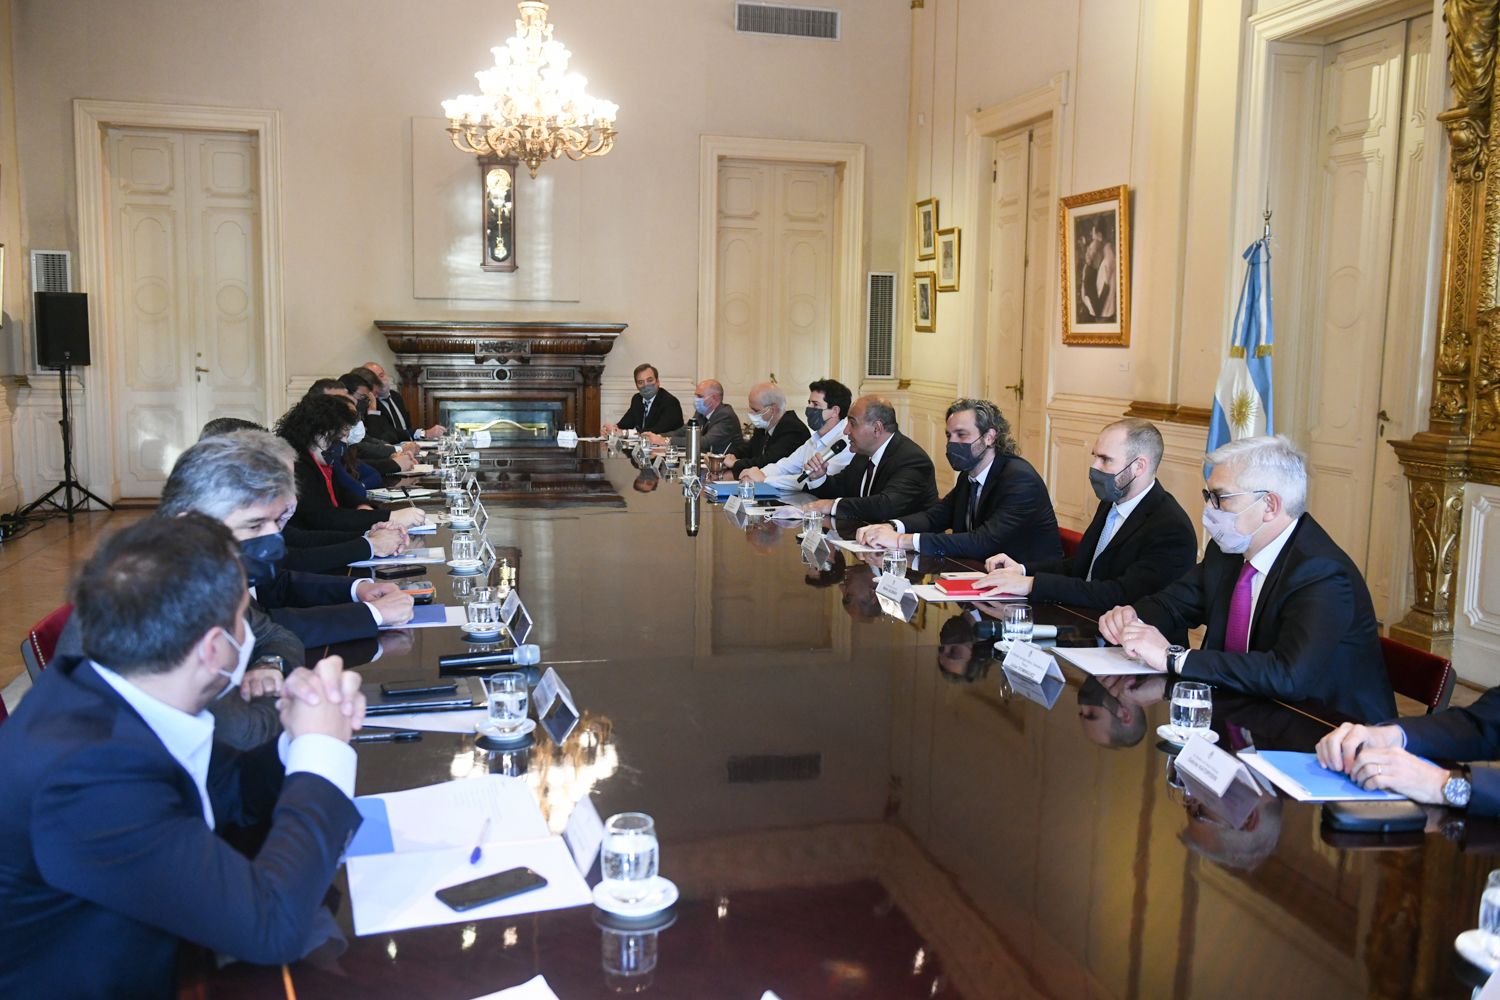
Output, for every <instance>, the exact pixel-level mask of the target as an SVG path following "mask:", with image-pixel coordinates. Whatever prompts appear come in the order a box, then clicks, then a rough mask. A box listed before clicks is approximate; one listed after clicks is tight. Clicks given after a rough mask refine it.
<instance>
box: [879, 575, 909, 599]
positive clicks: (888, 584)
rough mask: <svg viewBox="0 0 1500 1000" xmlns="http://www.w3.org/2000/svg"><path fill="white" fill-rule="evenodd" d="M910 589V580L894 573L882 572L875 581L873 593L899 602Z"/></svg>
mask: <svg viewBox="0 0 1500 1000" xmlns="http://www.w3.org/2000/svg"><path fill="white" fill-rule="evenodd" d="M910 590H911V581H910V580H908V579H907V578H906V577H904V576H897V575H896V574H895V573H882V574H880V579H878V580H876V581H875V593H876V594H877V595H878V596H880V597H884V598H885V599H886V600H890V601H896V602H898V603H899V602H900V600H901V598H903V597H905V596H906V594H907V592H908V591H910Z"/></svg>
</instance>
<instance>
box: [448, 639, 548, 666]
mask: <svg viewBox="0 0 1500 1000" xmlns="http://www.w3.org/2000/svg"><path fill="white" fill-rule="evenodd" d="M540 662H542V648H541V647H540V646H534V645H530V644H527V645H525V646H517V647H516V648H515V649H502V650H499V651H498V652H494V653H451V654H449V655H447V656H439V657H438V666H439V667H510V666H516V667H524V666H529V665H531V664H533V663H540Z"/></svg>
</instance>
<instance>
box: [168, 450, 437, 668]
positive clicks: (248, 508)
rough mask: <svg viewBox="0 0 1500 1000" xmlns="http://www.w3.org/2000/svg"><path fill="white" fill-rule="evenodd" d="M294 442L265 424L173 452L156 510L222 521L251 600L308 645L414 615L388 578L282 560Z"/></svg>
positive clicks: (292, 496)
mask: <svg viewBox="0 0 1500 1000" xmlns="http://www.w3.org/2000/svg"><path fill="white" fill-rule="evenodd" d="M292 458H293V456H292V451H291V448H290V447H289V446H288V445H287V444H286V442H285V441H282V440H281V439H280V438H278V437H276V436H275V435H272V434H268V433H266V432H264V431H238V432H236V433H233V434H223V435H220V436H218V437H211V438H204V439H203V440H200V441H199V442H198V443H196V444H194V445H193V446H192V447H191V448H189V449H188V450H187V451H185V452H183V453H182V454H181V455H179V456H178V458H177V462H176V464H174V465H173V466H172V474H171V475H170V476H168V477H167V483H166V485H165V486H164V487H163V488H162V494H161V505H160V507H158V508H157V513H158V514H159V515H160V516H163V517H175V516H177V515H179V514H185V513H188V512H190V511H191V512H194V513H198V514H204V515H207V516H208V517H212V518H214V519H215V520H218V521H222V522H223V523H224V524H225V525H227V526H228V528H229V529H230V531H232V532H233V533H234V537H235V539H236V540H238V541H239V543H240V548H241V559H242V561H243V563H244V568H245V573H246V576H247V578H248V579H249V582H250V587H251V589H252V592H253V596H254V601H255V605H256V607H258V608H260V609H261V610H263V611H265V612H267V613H268V614H269V615H270V616H271V620H272V621H274V622H276V624H278V625H281V626H282V627H284V628H286V629H289V630H290V631H291V632H292V633H294V634H295V635H296V636H297V638H299V639H301V640H302V643H303V645H305V646H307V647H309V648H312V647H317V646H326V645H328V644H329V643H335V642H344V641H346V640H349V639H365V638H369V637H371V636H374V635H375V633H376V631H377V630H378V629H379V627H380V626H381V625H383V624H392V625H399V624H402V623H404V622H406V621H409V620H410V619H411V614H412V601H411V597H410V596H409V595H407V594H404V593H402V592H401V589H400V587H399V586H398V585H396V584H394V583H392V582H390V581H387V580H366V579H354V578H351V577H347V576H331V575H330V576H323V575H320V574H316V573H296V572H292V571H289V570H286V569H283V568H282V566H281V563H282V561H283V560H284V559H285V558H286V543H285V541H284V540H283V539H282V537H281V527H280V526H281V524H282V522H283V519H284V518H286V517H289V516H290V514H291V511H292V510H293V509H294V508H295V507H296V493H295V490H294V487H293V479H292Z"/></svg>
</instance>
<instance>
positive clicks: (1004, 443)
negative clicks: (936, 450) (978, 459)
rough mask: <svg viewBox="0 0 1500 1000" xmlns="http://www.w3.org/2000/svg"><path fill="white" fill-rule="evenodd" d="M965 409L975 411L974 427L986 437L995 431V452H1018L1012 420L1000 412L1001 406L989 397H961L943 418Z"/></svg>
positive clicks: (1001, 453)
mask: <svg viewBox="0 0 1500 1000" xmlns="http://www.w3.org/2000/svg"><path fill="white" fill-rule="evenodd" d="M965 410H973V411H974V429H975V430H977V431H978V432H979V436H980V437H984V436H985V435H986V434H988V433H989V432H990V431H995V432H996V433H995V453H996V454H997V455H1014V454H1015V453H1016V439H1015V438H1013V437H1011V436H1010V421H1009V420H1006V419H1005V414H1003V413H1001V412H1000V407H998V406H996V405H995V404H994V403H991V402H990V401H989V400H988V399H960V400H957V401H955V402H954V404H953V405H952V406H950V407H948V412H947V413H946V414H944V415H943V419H944V420H946V419H948V417H951V416H953V414H955V413H962V412H964V411H965Z"/></svg>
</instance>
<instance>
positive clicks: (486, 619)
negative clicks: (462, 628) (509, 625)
mask: <svg viewBox="0 0 1500 1000" xmlns="http://www.w3.org/2000/svg"><path fill="white" fill-rule="evenodd" d="M480 589H481V590H484V591H486V595H485V597H484V598H483V599H480V597H479V594H478V592H477V591H476V592H475V593H474V594H473V595H472V597H471V600H470V601H469V603H468V604H466V605H464V613H465V614H466V615H467V616H468V618H469V624H470V625H474V626H476V628H475V631H477V632H491V631H493V632H498V631H500V605H499V604H498V603H497V602H496V601H495V600H494V598H493V597H491V596H489V594H488V590H489V588H488V587H482V588H480Z"/></svg>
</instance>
